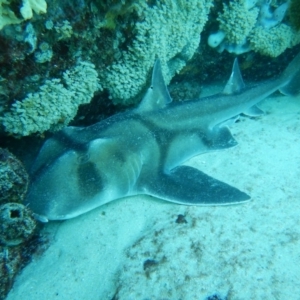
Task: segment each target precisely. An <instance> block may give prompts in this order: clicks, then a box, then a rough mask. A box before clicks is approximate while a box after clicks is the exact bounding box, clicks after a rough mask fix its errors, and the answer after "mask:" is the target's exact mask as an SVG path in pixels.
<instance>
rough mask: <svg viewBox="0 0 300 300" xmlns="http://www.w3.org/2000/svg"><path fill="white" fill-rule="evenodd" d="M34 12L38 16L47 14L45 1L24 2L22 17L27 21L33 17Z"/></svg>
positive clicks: (24, 0) (29, 0)
mask: <svg viewBox="0 0 300 300" xmlns="http://www.w3.org/2000/svg"><path fill="white" fill-rule="evenodd" d="M33 11H34V12H35V13H37V14H41V13H46V12H47V3H46V1H45V0H23V5H22V7H21V8H20V13H21V15H22V17H23V18H24V19H25V20H27V19H31V18H32V16H33Z"/></svg>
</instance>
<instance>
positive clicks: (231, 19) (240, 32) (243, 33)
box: [218, 1, 259, 44]
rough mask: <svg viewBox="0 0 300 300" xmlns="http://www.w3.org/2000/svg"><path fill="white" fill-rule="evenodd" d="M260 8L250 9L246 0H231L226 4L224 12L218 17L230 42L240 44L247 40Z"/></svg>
mask: <svg viewBox="0 0 300 300" xmlns="http://www.w3.org/2000/svg"><path fill="white" fill-rule="evenodd" d="M258 13H259V9H258V8H257V7H253V8H251V9H249V8H248V7H247V5H246V3H245V2H244V1H231V2H230V3H229V5H226V4H224V8H223V13H221V14H220V15H219V17H218V21H219V23H220V29H221V30H222V31H223V32H224V33H225V35H226V39H227V41H228V42H230V43H236V44H240V43H243V42H244V41H245V39H246V38H247V37H248V35H249V33H250V31H251V30H252V28H253V27H254V25H255V23H256V21H257V17H258Z"/></svg>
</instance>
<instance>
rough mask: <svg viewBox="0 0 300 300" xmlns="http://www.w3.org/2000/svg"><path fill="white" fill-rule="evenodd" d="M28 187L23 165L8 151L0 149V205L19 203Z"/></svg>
mask: <svg viewBox="0 0 300 300" xmlns="http://www.w3.org/2000/svg"><path fill="white" fill-rule="evenodd" d="M27 187H28V174H27V172H26V170H25V168H24V166H23V164H22V163H21V162H20V161H19V160H18V159H17V158H16V157H15V156H14V155H13V154H11V153H10V152H9V151H8V150H6V149H3V148H0V203H6V202H21V201H22V200H23V198H24V195H25V193H26V191H27Z"/></svg>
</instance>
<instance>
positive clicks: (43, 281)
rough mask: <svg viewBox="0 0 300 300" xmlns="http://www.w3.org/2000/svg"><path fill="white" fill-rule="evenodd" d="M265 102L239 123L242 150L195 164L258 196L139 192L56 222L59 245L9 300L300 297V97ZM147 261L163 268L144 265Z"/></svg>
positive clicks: (25, 277) (236, 131)
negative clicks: (177, 197) (191, 200)
mask: <svg viewBox="0 0 300 300" xmlns="http://www.w3.org/2000/svg"><path fill="white" fill-rule="evenodd" d="M260 107H261V108H263V109H264V110H265V111H266V112H267V114H266V115H265V116H263V117H261V118H259V119H256V120H251V119H248V118H242V119H241V121H240V122H239V123H237V124H234V125H233V126H232V132H233V134H234V136H235V137H236V139H237V140H238V142H239V145H238V146H237V147H235V148H232V149H228V150H224V151H219V152H214V153H210V154H204V155H200V156H198V157H196V158H194V159H193V160H191V161H189V163H188V164H189V165H192V166H195V167H197V168H199V169H201V170H202V171H204V172H206V173H207V174H210V175H212V176H214V177H216V178H218V179H220V180H223V181H225V182H227V183H229V184H231V185H233V186H236V187H238V188H240V189H241V190H243V191H245V192H247V193H249V194H251V196H252V200H251V201H250V202H248V203H246V204H242V205H237V206H224V207H185V206H181V205H174V204H170V203H165V202H162V201H159V200H155V199H152V198H150V197H146V196H139V197H132V198H127V199H121V200H119V201H116V202H113V203H110V204H108V205H105V206H103V207H100V208H99V209H96V210H94V211H92V212H90V213H87V214H85V215H82V216H80V217H78V218H75V219H72V220H68V221H65V222H61V223H60V222H53V223H50V224H49V225H47V228H46V230H47V231H49V232H51V233H52V234H53V235H54V238H53V241H52V244H51V246H50V247H49V249H48V250H47V251H46V253H44V254H43V256H42V257H40V258H39V259H37V260H35V261H34V262H32V263H31V264H29V265H28V266H27V267H26V268H25V269H24V270H23V272H22V273H21V274H20V275H19V276H18V278H17V279H16V282H15V285H14V287H13V290H12V291H11V292H10V294H9V296H8V298H7V299H8V300H17V299H18V300H19V299H23V300H26V299H28V300H29V299H30V300H37V299H38V300H44V299H47V300H49V299H50V300H51V299H58V300H60V299H72V300H85V299H87V300H89V299H91V300H92V299H93V300H98V299H99V300H111V299H112V298H113V296H114V295H118V297H119V298H118V299H119V300H131V299H132V300H137V299H138V300H143V299H151V300H162V299H170V300H175V299H176V300H177V299H183V300H185V299H187V300H193V299H195V300H196V299H199V300H202V299H205V297H206V296H208V295H212V294H214V293H218V294H219V295H221V296H223V297H224V296H226V295H227V296H228V299H234V300H238V299H243V300H244V299H247V300H250V299H255V300H256V299H289V300H293V299H295V300H296V299H299V297H300V296H299V295H300V285H299V280H300V272H299V270H300V255H299V253H300V226H299V223H300V185H299V178H300V146H299V145H300V97H298V98H288V97H273V98H270V99H268V100H266V101H265V102H263V103H262V104H261V105H260ZM178 214H183V215H185V218H186V221H187V223H186V224H178V223H176V222H175V220H176V219H177V216H178ZM147 259H152V260H155V261H156V264H154V265H152V266H149V267H148V268H147V269H146V270H144V268H143V264H144V261H145V260H147Z"/></svg>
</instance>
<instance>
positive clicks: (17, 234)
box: [0, 203, 36, 246]
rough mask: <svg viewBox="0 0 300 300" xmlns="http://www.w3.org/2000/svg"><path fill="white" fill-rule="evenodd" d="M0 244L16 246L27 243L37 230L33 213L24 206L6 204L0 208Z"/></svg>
mask: <svg viewBox="0 0 300 300" xmlns="http://www.w3.org/2000/svg"><path fill="white" fill-rule="evenodd" d="M0 220H1V226H0V243H1V244H2V245H5V246H16V245H19V244H21V243H24V242H25V241H27V240H28V239H29V238H30V237H31V236H32V234H33V232H34V230H35V228H36V221H35V219H34V217H33V214H32V212H31V211H30V210H29V209H28V208H27V207H26V206H24V205H23V204H20V203H6V204H3V205H1V206H0Z"/></svg>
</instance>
